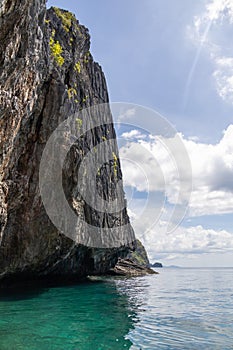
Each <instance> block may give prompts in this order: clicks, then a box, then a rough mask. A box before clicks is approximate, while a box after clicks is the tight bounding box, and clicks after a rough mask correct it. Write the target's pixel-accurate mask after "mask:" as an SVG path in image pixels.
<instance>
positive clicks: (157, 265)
mask: <svg viewBox="0 0 233 350" xmlns="http://www.w3.org/2000/svg"><path fill="white" fill-rule="evenodd" d="M150 267H163V265H162V264H161V263H160V262H155V263H154V264H150Z"/></svg>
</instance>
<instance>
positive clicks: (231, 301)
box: [0, 269, 233, 350]
mask: <svg viewBox="0 0 233 350" xmlns="http://www.w3.org/2000/svg"><path fill="white" fill-rule="evenodd" d="M159 271H160V274H159V275H152V276H146V277H141V278H133V279H115V280H114V279H106V280H105V281H96V282H87V283H83V284H80V285H76V286H66V287H59V288H48V289H38V288H37V289H36V288H35V289H33V290H26V291H24V292H22V291H19V290H18V291H17V290H16V291H15V292H14V294H12V293H9V292H7V293H5V294H1V297H0V350H18V349H23V350H29V349H30V350H50V349H51V350H53V349H54V350H76V349H77V350H87V349H88V350H105V349H109V350H114V349H132V350H133V349H150V350H154V349H211V350H214V349H219V350H220V349H221V350H223V349H233V279H232V273H233V270H232V269H217V270H213V269H160V270H159Z"/></svg>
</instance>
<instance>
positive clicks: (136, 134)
mask: <svg viewBox="0 0 233 350" xmlns="http://www.w3.org/2000/svg"><path fill="white" fill-rule="evenodd" d="M121 137H123V138H124V139H145V138H146V135H143V134H142V133H141V132H140V131H139V130H131V131H129V132H124V133H123V134H122V135H121Z"/></svg>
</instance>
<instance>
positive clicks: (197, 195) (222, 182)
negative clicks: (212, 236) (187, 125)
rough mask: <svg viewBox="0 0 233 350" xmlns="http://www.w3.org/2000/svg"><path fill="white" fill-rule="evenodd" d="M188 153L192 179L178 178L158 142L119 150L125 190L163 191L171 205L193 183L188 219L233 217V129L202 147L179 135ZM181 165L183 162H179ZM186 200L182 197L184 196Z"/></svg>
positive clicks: (230, 127)
mask: <svg viewBox="0 0 233 350" xmlns="http://www.w3.org/2000/svg"><path fill="white" fill-rule="evenodd" d="M179 136H180V137H181V139H182V141H183V144H184V146H185V147H186V149H187V152H188V155H189V158H190V161H191V165H192V179H190V178H188V173H187V178H186V176H185V175H186V174H185V166H186V164H183V177H182V179H181V178H180V176H179V172H178V170H177V167H176V163H175V161H174V158H173V156H172V152H173V151H174V152H175V151H176V150H172V148H171V149H170V152H169V151H168V150H167V149H166V147H164V145H163V143H162V142H161V140H160V139H158V138H150V139H149V140H147V141H146V140H143V141H140V140H138V141H133V142H131V143H128V144H127V145H125V146H124V147H122V148H121V149H120V156H121V159H122V171H123V176H124V184H125V186H134V187H135V188H136V189H137V190H138V191H147V192H148V191H161V192H163V191H165V192H166V196H167V200H168V202H169V203H170V204H173V205H174V204H175V203H176V201H177V196H178V192H179V191H180V188H183V190H184V192H185V189H186V188H187V186H186V183H188V182H189V181H190V180H192V183H193V191H192V195H191V200H190V216H199V215H200V216H201V215H212V214H223V213H233V125H230V126H229V127H228V128H227V129H226V130H225V131H224V134H223V137H222V139H221V140H220V142H219V143H217V144H204V143H201V142H195V141H193V140H190V139H186V138H185V137H184V136H182V135H179ZM181 161H182V160H181ZM184 197H185V196H184Z"/></svg>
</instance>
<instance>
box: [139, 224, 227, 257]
mask: <svg viewBox="0 0 233 350" xmlns="http://www.w3.org/2000/svg"><path fill="white" fill-rule="evenodd" d="M140 239H141V240H142V242H143V243H144V244H145V246H146V249H147V251H148V254H149V257H150V260H152V261H154V260H156V259H157V258H158V256H161V257H162V258H163V259H166V260H169V259H174V258H177V257H181V256H184V255H185V256H186V257H188V256H189V257H191V256H194V257H195V256H200V255H202V254H216V253H223V252H225V253H226V252H228V251H229V252H232V251H233V233H231V232H228V231H226V230H219V231H217V230H213V229H205V228H203V227H202V226H201V225H199V226H194V227H188V228H186V227H179V228H178V229H177V230H176V231H175V232H174V233H173V234H170V235H168V234H165V233H163V232H161V231H159V228H158V227H156V228H155V229H154V230H151V231H150V232H147V233H146V234H143V235H141V236H140Z"/></svg>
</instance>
